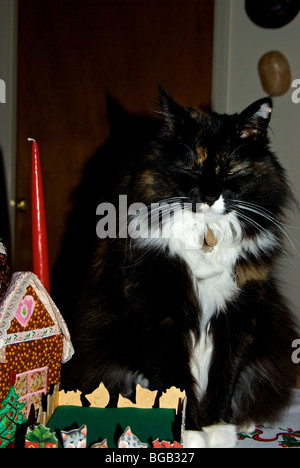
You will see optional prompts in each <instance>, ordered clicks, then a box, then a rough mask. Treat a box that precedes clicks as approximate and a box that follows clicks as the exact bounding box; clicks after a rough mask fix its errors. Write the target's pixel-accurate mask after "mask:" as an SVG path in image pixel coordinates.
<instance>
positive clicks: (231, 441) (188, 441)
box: [183, 423, 237, 448]
mask: <svg viewBox="0 0 300 468" xmlns="http://www.w3.org/2000/svg"><path fill="white" fill-rule="evenodd" d="M236 442H237V437H236V426H234V425H233V424H222V423H220V424H214V425H212V426H207V427H204V428H203V429H202V431H185V432H184V435H183V448H234V447H235V445H236Z"/></svg>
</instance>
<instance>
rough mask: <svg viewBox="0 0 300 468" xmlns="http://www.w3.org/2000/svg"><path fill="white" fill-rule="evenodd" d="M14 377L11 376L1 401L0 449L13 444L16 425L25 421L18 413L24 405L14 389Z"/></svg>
mask: <svg viewBox="0 0 300 468" xmlns="http://www.w3.org/2000/svg"><path fill="white" fill-rule="evenodd" d="M14 383H15V376H14V377H12V376H11V381H10V384H11V386H10V389H9V391H8V394H7V396H6V397H5V398H4V400H3V401H2V408H1V409H0V448H4V447H6V446H7V445H8V444H9V443H10V442H13V440H14V437H15V434H16V430H17V427H18V425H20V424H22V423H24V422H26V421H27V419H26V418H25V417H24V416H23V414H22V413H21V412H20V411H21V410H22V409H23V408H24V406H25V405H26V403H20V402H19V401H18V399H19V398H20V397H19V395H17V394H16V392H15V389H14Z"/></svg>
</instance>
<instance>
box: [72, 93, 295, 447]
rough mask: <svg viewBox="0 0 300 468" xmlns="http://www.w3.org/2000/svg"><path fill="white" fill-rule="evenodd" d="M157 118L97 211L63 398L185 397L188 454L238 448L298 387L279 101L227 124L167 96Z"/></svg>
mask: <svg viewBox="0 0 300 468" xmlns="http://www.w3.org/2000/svg"><path fill="white" fill-rule="evenodd" d="M160 109H161V117H162V120H161V129H160V132H159V134H158V136H157V138H156V139H155V140H154V141H151V142H150V143H149V145H148V146H147V147H146V148H145V149H144V151H143V153H142V154H140V155H138V157H136V158H133V159H132V160H131V161H130V162H128V165H127V166H126V165H125V168H124V170H122V172H121V171H119V172H121V173H120V178H119V183H118V184H117V185H116V186H115V187H113V190H112V196H111V199H109V200H107V201H108V202H109V203H111V204H112V203H114V206H115V208H114V209H112V210H111V212H110V217H109V216H108V212H109V207H110V206H113V205H109V203H108V204H106V205H103V206H102V207H98V208H99V210H98V213H99V214H100V213H102V215H106V216H107V218H106V220H105V223H103V224H102V225H101V223H100V224H99V226H98V228H99V229H98V231H97V232H98V235H99V236H100V237H102V239H99V247H98V250H97V252H96V255H95V260H94V265H93V268H92V271H91V274H90V278H89V281H88V284H87V286H86V289H85V291H84V294H83V296H82V299H81V301H80V303H79V305H78V311H77V315H76V316H75V317H74V318H73V323H74V325H75V326H74V329H73V330H72V341H73V343H74V347H75V356H74V358H73V359H72V360H71V361H70V364H69V369H67V368H66V370H67V374H66V380H65V382H66V383H65V388H77V389H79V390H81V391H82V392H83V394H88V393H90V392H92V391H93V390H94V389H95V388H96V387H97V386H98V385H99V384H100V382H103V383H104V384H105V386H106V387H107V389H108V390H109V392H110V394H111V396H112V398H113V397H117V396H118V394H119V393H121V394H123V395H125V396H127V397H132V396H133V395H134V391H135V388H136V384H137V383H140V384H141V385H142V386H146V387H148V388H150V389H152V390H154V389H155V390H159V391H165V390H166V389H167V388H170V387H171V386H176V387H178V388H180V389H185V391H186V394H187V420H186V432H185V440H184V444H185V446H186V447H193V446H195V447H204V446H211V447H215V446H221V447H222V446H229V447H230V446H233V445H234V443H235V431H236V427H237V426H241V425H243V426H244V425H248V424H249V425H250V424H252V423H258V422H261V421H266V420H268V421H271V420H273V419H274V418H276V417H278V415H279V414H280V412H281V410H282V409H283V408H284V407H285V405H286V404H287V402H288V401H289V395H290V390H291V388H292V387H293V385H294V383H295V375H296V366H295V364H293V362H292V360H291V344H292V341H293V340H294V339H295V338H296V337H297V334H296V329H295V326H294V322H293V318H292V316H291V313H290V311H289V309H288V308H287V306H286V304H285V301H284V300H283V298H282V296H281V294H280V292H279V290H278V288H277V285H276V281H275V279H274V276H273V273H272V271H273V266H274V263H275V261H276V259H277V257H278V255H279V254H280V252H281V251H282V237H283V233H284V229H283V224H282V221H283V214H284V209H285V208H286V207H287V206H289V205H290V203H291V200H292V199H293V197H292V194H291V192H290V190H289V186H288V184H287V181H286V178H285V174H284V171H283V169H282V167H281V165H280V164H279V162H278V160H277V159H276V157H275V156H274V155H273V154H272V152H271V151H270V149H269V147H268V137H267V128H268V124H269V120H270V114H271V111H272V101H271V100H270V99H269V98H266V99H261V100H259V101H257V102H255V103H253V104H252V105H250V106H249V107H248V108H247V109H246V110H244V111H243V112H242V113H241V114H235V115H219V114H216V113H206V112H201V111H199V110H197V109H194V108H185V107H182V106H180V105H179V104H177V103H176V102H175V101H174V100H173V98H172V97H171V96H170V95H169V94H168V93H167V92H166V91H165V90H163V89H162V88H160ZM117 169H118V168H116V170H117ZM119 195H122V196H123V198H122V199H121V197H119ZM120 201H122V203H123V207H120V206H119V202H120ZM124 201H126V208H127V211H126V209H125V205H124ZM120 204H121V202H120ZM101 210H102V211H101ZM114 215H115V219H114ZM103 219H104V218H103ZM114 223H115V224H114ZM105 225H106V227H105ZM109 225H110V226H109ZM101 226H102V227H103V229H102V230H101V229H100V227H101Z"/></svg>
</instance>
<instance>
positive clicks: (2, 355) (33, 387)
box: [0, 272, 74, 417]
mask: <svg viewBox="0 0 300 468" xmlns="http://www.w3.org/2000/svg"><path fill="white" fill-rule="evenodd" d="M73 352H74V350H73V347H72V343H71V340H70V335H69V331H68V328H67V326H66V324H65V322H64V320H63V318H62V316H61V314H60V312H59V310H58V309H57V307H56V305H55V304H54V302H53V300H52V298H51V297H50V295H49V294H48V292H47V291H46V289H45V288H44V286H43V285H42V283H41V282H40V280H39V279H38V277H37V276H36V275H35V274H33V273H31V272H18V273H14V274H13V275H12V277H11V280H10V283H9V285H8V287H7V289H6V292H5V294H4V296H3V297H2V299H0V408H1V402H2V401H3V400H4V398H5V397H6V395H7V393H8V391H9V388H10V376H11V375H12V374H13V375H14V376H15V385H14V387H15V391H16V393H17V395H18V396H19V401H20V402H22V403H26V404H25V406H24V409H23V411H24V416H25V417H28V415H29V412H30V410H31V408H32V405H33V406H34V408H35V410H38V409H39V407H40V405H41V399H42V395H43V394H47V393H48V392H49V391H50V388H53V387H52V386H53V385H56V384H59V383H60V377H61V365H62V363H64V362H67V361H68V360H69V359H70V358H71V357H72V355H73Z"/></svg>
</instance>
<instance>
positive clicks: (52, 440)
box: [25, 424, 58, 448]
mask: <svg viewBox="0 0 300 468" xmlns="http://www.w3.org/2000/svg"><path fill="white" fill-rule="evenodd" d="M57 443H58V441H57V437H56V435H55V434H54V433H51V432H50V430H49V428H48V427H45V426H44V425H43V424H39V425H38V426H35V427H34V428H33V429H30V428H28V429H27V433H26V437H25V448H57Z"/></svg>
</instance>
